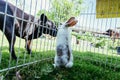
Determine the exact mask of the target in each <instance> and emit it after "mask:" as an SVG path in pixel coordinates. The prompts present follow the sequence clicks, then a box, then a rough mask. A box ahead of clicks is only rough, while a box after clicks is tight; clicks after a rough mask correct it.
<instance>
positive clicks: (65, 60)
mask: <svg viewBox="0 0 120 80" xmlns="http://www.w3.org/2000/svg"><path fill="white" fill-rule="evenodd" d="M76 23H77V20H76V19H75V17H71V18H70V19H69V20H68V21H67V22H65V23H63V24H62V25H60V26H59V27H58V33H57V41H56V42H57V44H56V54H55V58H54V64H53V65H54V67H66V68H71V67H72V66H73V55H72V49H71V37H70V35H71V31H70V29H69V27H72V26H74V25H75V24H76Z"/></svg>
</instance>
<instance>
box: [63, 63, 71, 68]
mask: <svg viewBox="0 0 120 80" xmlns="http://www.w3.org/2000/svg"><path fill="white" fill-rule="evenodd" d="M72 66H73V62H69V63H67V64H66V65H65V67H66V68H71V67H72Z"/></svg>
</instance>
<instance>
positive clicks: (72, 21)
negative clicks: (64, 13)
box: [65, 17, 78, 27]
mask: <svg viewBox="0 0 120 80" xmlns="http://www.w3.org/2000/svg"><path fill="white" fill-rule="evenodd" d="M77 22H78V20H76V19H75V17H71V18H70V19H69V20H68V21H67V22H66V23H65V26H66V27H72V26H74V25H76V23H77Z"/></svg>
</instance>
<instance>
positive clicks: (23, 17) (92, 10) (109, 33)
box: [0, 0, 120, 80]
mask: <svg viewBox="0 0 120 80" xmlns="http://www.w3.org/2000/svg"><path fill="white" fill-rule="evenodd" d="M53 1H54V0H53ZM71 1H72V0H71ZM78 1H79V0H78ZM107 1H108V2H107V3H108V5H109V4H111V3H110V0H107ZM58 2H60V1H58ZM96 3H97V0H87V1H83V2H82V4H80V5H81V6H80V7H83V8H81V10H80V12H79V16H78V17H77V19H78V24H77V25H76V26H74V27H73V28H71V29H72V35H71V44H72V50H73V55H74V59H76V58H79V60H82V61H90V62H91V63H93V64H94V63H95V64H96V65H97V66H104V67H103V68H105V69H107V68H110V69H111V70H114V71H117V70H119V68H120V67H119V63H120V59H119V53H120V52H119V50H118V49H119V36H120V34H119V30H118V27H119V24H120V23H119V22H120V19H119V18H96V15H99V14H101V13H100V12H98V13H97V12H96V10H98V11H99V10H101V7H96ZM13 4H14V5H13ZM76 4H77V3H76ZM61 5H63V4H62V1H61ZM51 6H52V0H39V1H38V0H29V1H27V0H11V1H9V0H5V1H2V0H1V1H0V29H1V32H0V73H1V74H2V73H4V72H5V73H6V74H7V72H9V71H11V70H13V69H15V70H16V72H18V70H20V68H21V70H22V69H23V68H25V66H28V70H29V69H31V67H30V66H31V65H34V66H39V65H37V63H38V62H44V61H46V60H48V61H49V60H53V58H54V55H55V50H56V35H57V27H58V25H59V24H60V23H61V21H62V19H63V17H64V16H61V14H64V11H65V10H62V8H61V7H60V6H59V5H57V7H58V8H59V10H58V12H57V10H55V9H57V8H55V9H53V11H54V12H53V14H52V17H54V20H52V19H49V17H50V16H49V13H50V12H51V8H52V7H51ZM84 6H85V7H84ZM100 6H103V5H102V4H101V5H100ZM102 9H103V10H104V7H103V8H102ZM118 10H119V9H118ZM39 11H40V13H39ZM46 11H47V12H46ZM112 11H114V10H113V9H112ZM37 13H39V14H38V15H36V14H37ZM42 13H44V14H42ZM108 13H109V12H108ZM69 14H70V13H69ZM109 14H110V13H109ZM118 14H119V13H116V15H118ZM72 16H75V15H72ZM102 17H103V16H102ZM56 23H57V24H56ZM14 44H15V45H14ZM43 64H44V63H43ZM79 64H80V63H79ZM51 65H52V64H51ZM17 69H18V70H17ZM34 70H37V67H34ZM35 75H37V71H36V72H35ZM0 76H1V75H0ZM18 80H19V79H18Z"/></svg>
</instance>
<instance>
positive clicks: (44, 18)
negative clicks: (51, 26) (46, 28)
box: [40, 14, 48, 23]
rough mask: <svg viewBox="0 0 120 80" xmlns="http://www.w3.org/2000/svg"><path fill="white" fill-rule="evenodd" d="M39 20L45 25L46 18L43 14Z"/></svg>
mask: <svg viewBox="0 0 120 80" xmlns="http://www.w3.org/2000/svg"><path fill="white" fill-rule="evenodd" d="M40 20H41V21H43V22H44V23H46V22H47V20H48V18H47V16H46V15H45V14H41V16H40Z"/></svg>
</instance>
